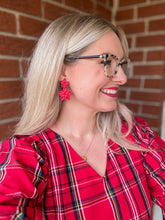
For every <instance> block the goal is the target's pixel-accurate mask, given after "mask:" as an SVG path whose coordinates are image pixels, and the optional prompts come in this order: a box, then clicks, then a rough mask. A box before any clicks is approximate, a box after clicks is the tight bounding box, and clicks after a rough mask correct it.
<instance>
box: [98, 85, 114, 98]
mask: <svg viewBox="0 0 165 220" xmlns="http://www.w3.org/2000/svg"><path fill="white" fill-rule="evenodd" d="M100 91H101V92H102V93H103V94H105V95H108V96H111V97H116V95H117V88H116V87H115V88H109V89H101V90H100Z"/></svg>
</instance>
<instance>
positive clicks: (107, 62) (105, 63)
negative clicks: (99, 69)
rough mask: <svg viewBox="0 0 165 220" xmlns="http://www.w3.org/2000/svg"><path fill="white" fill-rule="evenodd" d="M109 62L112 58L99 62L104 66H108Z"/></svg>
mask: <svg viewBox="0 0 165 220" xmlns="http://www.w3.org/2000/svg"><path fill="white" fill-rule="evenodd" d="M111 62H112V60H106V61H104V60H102V61H101V62H100V63H101V64H104V65H105V66H110V65H111Z"/></svg>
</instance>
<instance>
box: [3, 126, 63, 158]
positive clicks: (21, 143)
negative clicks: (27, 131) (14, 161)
mask: <svg viewBox="0 0 165 220" xmlns="http://www.w3.org/2000/svg"><path fill="white" fill-rule="evenodd" d="M58 142H59V136H58V135H57V134H56V133H55V132H53V131H52V130H50V129H46V130H44V131H42V132H38V133H36V134H32V135H14V136H12V137H10V138H9V139H7V140H5V141H3V142H2V143H1V145H0V152H1V151H3V152H4V151H6V152H7V151H11V150H16V151H21V152H22V151H26V152H29V153H30V154H31V153H32V154H39V155H40V156H42V157H45V155H47V150H48V149H47V148H48V147H49V146H51V145H52V144H56V143H58Z"/></svg>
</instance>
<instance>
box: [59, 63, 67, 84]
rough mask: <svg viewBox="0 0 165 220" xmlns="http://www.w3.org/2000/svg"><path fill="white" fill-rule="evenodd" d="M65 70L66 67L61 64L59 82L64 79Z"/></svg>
mask: <svg viewBox="0 0 165 220" xmlns="http://www.w3.org/2000/svg"><path fill="white" fill-rule="evenodd" d="M65 70H66V66H65V65H64V64H63V66H62V70H61V74H60V76H59V81H62V80H63V79H64V78H66V74H65Z"/></svg>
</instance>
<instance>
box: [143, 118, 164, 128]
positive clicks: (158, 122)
mask: <svg viewBox="0 0 165 220" xmlns="http://www.w3.org/2000/svg"><path fill="white" fill-rule="evenodd" d="M142 118H143V120H145V121H146V122H147V123H148V125H149V126H150V127H155V128H160V125H161V119H160V118H150V117H144V116H143V117H142Z"/></svg>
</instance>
